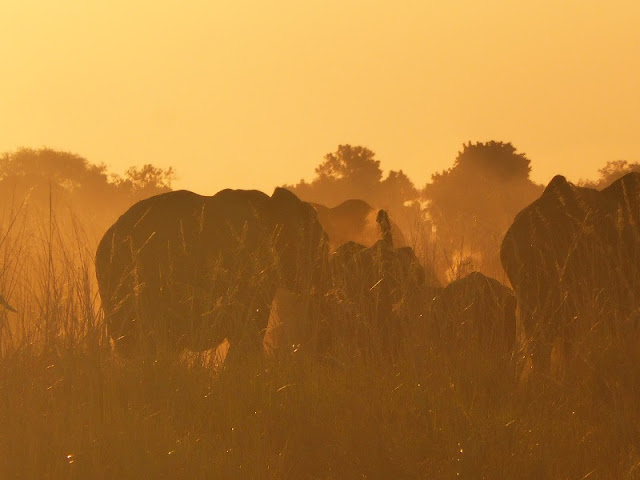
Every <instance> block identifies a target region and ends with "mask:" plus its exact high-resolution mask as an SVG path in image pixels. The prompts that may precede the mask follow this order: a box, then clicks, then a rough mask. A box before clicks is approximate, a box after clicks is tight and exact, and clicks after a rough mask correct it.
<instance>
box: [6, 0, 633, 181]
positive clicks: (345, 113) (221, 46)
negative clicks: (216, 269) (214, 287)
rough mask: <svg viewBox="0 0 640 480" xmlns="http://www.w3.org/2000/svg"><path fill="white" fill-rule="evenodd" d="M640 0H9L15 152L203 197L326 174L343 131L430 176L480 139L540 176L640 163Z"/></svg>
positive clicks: (9, 98)
mask: <svg viewBox="0 0 640 480" xmlns="http://www.w3.org/2000/svg"><path fill="white" fill-rule="evenodd" d="M639 25H640V2H638V1H637V0H628V1H622V0H609V1H591V0H579V1H575V0H563V1H561V2H559V1H557V0H555V1H550V0H537V1H535V2H524V1H519V0H518V1H516V0H508V1H507V0H502V1H497V0H487V1H480V0H442V1H435V0H434V1H427V0H421V1H408V0H406V1H391V0H389V1H384V2H383V1H374V0H369V1H349V0H337V1H335V0H323V1H308V2H302V1H300V0H291V1H282V0H273V1H257V0H253V1H234V0H229V1H212V0H209V1H195V0H194V1H184V0H183V1H169V0H149V1H142V0H108V1H102V0H91V1H81V0H49V1H43V0H0V151H8V150H13V149H15V148H17V147H20V146H28V147H40V146H49V147H52V148H56V149H62V150H68V151H72V152H74V153H78V154H81V155H83V156H85V157H87V158H88V159H89V160H91V161H93V162H96V163H98V162H105V163H107V164H108V165H109V166H110V167H111V168H112V169H113V170H114V171H118V172H122V171H123V170H124V169H125V168H126V167H127V166H130V165H133V164H142V163H154V164H156V165H159V166H169V165H173V166H174V167H176V169H177V171H178V175H179V179H178V181H177V182H176V184H175V186H176V187H183V188H189V189H192V190H195V191H197V192H199V193H214V192H216V191H218V190H220V189H221V188H225V187H234V188H259V189H263V190H266V191H270V190H271V189H272V188H273V187H274V186H275V185H277V184H282V183H294V182H297V181H298V180H299V179H300V178H303V177H304V178H307V179H310V178H311V177H312V176H313V170H314V167H315V166H316V165H317V164H318V163H319V162H320V161H321V160H322V156H323V155H324V154H325V153H327V152H330V151H334V150H335V149H336V147H337V145H338V144H340V143H351V144H358V145H364V146H367V147H369V148H370V149H372V150H374V151H375V152H376V153H377V157H378V158H379V159H380V160H381V161H382V166H383V168H385V169H395V170H397V169H403V170H404V171H405V172H406V173H407V174H408V175H409V176H410V177H411V178H412V179H413V180H414V181H415V183H416V184H417V185H419V186H422V185H423V184H424V183H425V182H426V181H427V180H428V179H429V177H430V175H431V174H432V173H433V172H434V171H437V170H442V169H444V168H448V167H449V166H450V165H451V164H452V162H453V161H454V159H455V156H456V152H457V151H458V150H459V149H460V147H461V144H462V143H463V142H466V141H468V140H472V141H477V140H480V141H485V140H492V139H494V140H502V141H511V142H512V143H513V144H514V145H515V146H516V147H517V148H518V149H519V151H521V152H525V153H527V155H528V156H529V158H531V160H532V162H533V172H532V176H533V178H534V180H536V181H539V182H545V183H546V182H547V181H548V180H549V179H550V178H551V177H552V176H553V175H554V174H556V173H563V174H565V175H567V176H569V177H570V178H572V179H578V178H580V177H593V176H595V173H596V170H597V169H598V168H599V167H601V166H602V165H604V164H605V163H606V162H607V161H609V160H617V159H626V160H629V161H640V28H639Z"/></svg>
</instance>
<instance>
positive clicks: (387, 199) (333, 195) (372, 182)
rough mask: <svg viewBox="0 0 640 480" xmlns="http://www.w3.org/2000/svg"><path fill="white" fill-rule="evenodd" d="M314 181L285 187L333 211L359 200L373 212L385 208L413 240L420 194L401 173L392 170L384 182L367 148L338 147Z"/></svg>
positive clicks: (377, 165)
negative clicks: (348, 201)
mask: <svg viewBox="0 0 640 480" xmlns="http://www.w3.org/2000/svg"><path fill="white" fill-rule="evenodd" d="M315 171H316V177H315V178H314V179H313V180H312V181H311V182H309V183H307V182H305V181H304V180H300V182H299V183H298V184H297V185H287V186H285V187H286V188H288V189H289V190H291V191H292V192H294V193H295V194H296V195H298V197H300V198H301V199H302V200H305V201H307V202H314V203H319V204H322V205H326V206H328V207H335V206H337V205H339V204H340V203H342V202H344V201H345V200H350V199H360V200H364V201H366V202H367V203H369V204H370V205H371V206H373V207H374V208H384V209H386V210H387V211H389V214H390V215H391V218H392V219H393V220H394V221H395V222H396V223H397V224H398V225H399V226H400V228H402V229H403V231H404V233H405V236H406V237H407V238H410V237H411V236H412V234H413V233H414V232H413V227H414V224H415V222H416V221H417V220H418V219H419V217H420V207H419V204H418V199H419V192H418V190H417V189H416V188H415V186H414V185H413V182H411V180H410V179H409V177H407V175H405V173H404V172H403V171H402V170H399V171H395V170H391V171H390V172H389V174H388V175H387V176H386V178H383V172H382V169H381V168H380V161H379V160H377V159H376V158H375V153H374V152H373V151H371V150H369V149H368V148H366V147H361V146H352V145H339V146H338V149H337V150H336V151H335V152H333V153H328V154H326V155H325V156H324V161H323V162H322V163H321V164H320V165H318V167H317V168H316V170H315Z"/></svg>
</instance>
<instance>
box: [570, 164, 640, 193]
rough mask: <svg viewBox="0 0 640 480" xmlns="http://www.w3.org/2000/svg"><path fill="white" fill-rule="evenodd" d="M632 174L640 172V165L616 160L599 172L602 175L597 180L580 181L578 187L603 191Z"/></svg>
mask: <svg viewBox="0 0 640 480" xmlns="http://www.w3.org/2000/svg"><path fill="white" fill-rule="evenodd" d="M630 172H640V163H638V162H633V163H629V162H627V161H626V160H614V161H611V162H607V164H606V165H605V166H604V167H602V168H601V169H599V170H598V173H599V174H600V175H599V177H598V178H597V179H596V180H580V181H579V182H578V185H580V186H583V187H589V188H595V189H596V190H602V189H603V188H606V187H608V186H609V185H611V184H612V183H613V182H615V181H616V180H618V179H619V178H620V177H622V176H623V175H626V174H627V173H630Z"/></svg>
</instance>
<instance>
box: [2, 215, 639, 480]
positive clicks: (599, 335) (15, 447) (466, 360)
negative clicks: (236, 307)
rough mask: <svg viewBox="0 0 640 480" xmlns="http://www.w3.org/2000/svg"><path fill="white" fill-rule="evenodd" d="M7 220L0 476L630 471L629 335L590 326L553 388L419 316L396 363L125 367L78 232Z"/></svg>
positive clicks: (357, 356) (338, 357) (360, 357)
mask: <svg viewBox="0 0 640 480" xmlns="http://www.w3.org/2000/svg"><path fill="white" fill-rule="evenodd" d="M14 213H15V215H13V216H11V215H9V216H8V217H6V218H5V223H4V224H3V226H2V231H1V232H0V233H2V235H0V238H3V241H2V244H1V245H0V259H1V261H2V270H1V272H2V273H1V275H0V286H1V287H2V288H3V291H2V293H3V294H6V296H7V297H8V299H10V301H11V303H12V305H13V306H14V307H16V309H17V310H18V313H17V314H13V313H9V312H7V311H2V313H0V315H1V317H0V318H1V319H2V327H3V328H2V330H1V331H2V337H1V345H2V348H1V351H0V478H7V479H11V478H51V479H53V478H65V479H69V478H71V479H73V478H78V479H85V478H97V479H100V478H105V479H106V478H108V479H112V478H196V479H197V478H203V479H204V478H259V479H261V478H265V479H281V478H295V479H298V478H317V479H349V478H359V479H362V478H369V479H374V478H380V479H388V478H438V479H439V478H443V479H446V478H452V479H453V478H473V479H476V478H486V479H507V478H509V479H541V478H550V479H586V478H589V479H592V478H594V479H595V478H598V479H633V478H640V417H639V415H638V405H640V349H639V348H638V344H637V342H636V341H635V339H634V338H630V337H629V336H628V335H619V334H618V333H617V332H616V331H615V330H613V329H607V328H602V329H600V330H597V329H594V330H590V331H588V332H586V333H585V334H584V335H583V337H582V338H581V339H580V341H579V342H577V344H578V345H579V346H580V347H579V351H578V352H577V354H576V355H575V356H574V357H572V359H570V360H568V361H567V363H566V365H565V367H564V368H565V372H564V375H563V376H562V377H561V378H562V380H558V379H556V378H552V377H551V376H549V375H547V374H545V373H543V372H533V373H532V374H531V375H530V378H529V381H528V382H526V383H524V384H519V383H518V382H517V381H516V380H515V378H514V374H513V369H512V366H511V365H505V364H504V363H501V362H496V361H494V359H493V358H490V357H488V356H487V354H486V352H485V351H484V350H483V349H482V348H480V346H477V345H474V344H469V345H468V346H466V348H464V349H460V350H453V351H452V350H451V349H447V348H443V346H442V345H441V342H440V341H439V339H437V338H434V337H432V336H430V335H429V334H428V332H429V329H428V328H426V326H425V323H426V322H428V319H426V318H425V317H424V316H423V317H420V316H419V315H420V314H422V313H423V312H411V311H409V312H407V313H406V314H405V321H406V328H407V330H408V331H407V335H406V336H405V341H404V342H403V343H402V345H401V350H400V352H399V353H398V355H396V356H395V357H394V359H393V361H386V360H384V359H383V358H382V357H379V356H375V355H370V354H367V353H366V352H363V351H362V350H361V346H359V345H358V344H354V343H352V342H349V341H348V340H343V341H340V340H338V341H337V342H336V344H335V345H334V346H333V348H332V350H331V354H330V355H329V357H330V360H322V361H319V360H318V359H317V357H315V356H313V355H306V354H305V346H304V345H303V346H302V347H301V348H299V349H297V350H296V351H295V353H291V354H287V355H284V356H273V357H269V356H265V357H255V358H252V359H250V360H248V361H247V362H244V363H241V364H238V365H237V366H235V368H234V369H223V370H222V371H215V370H214V369H212V368H210V367H209V366H208V365H207V363H206V362H199V361H191V362H180V361H178V360H176V359H169V358H158V359H149V358H144V357H141V358H133V359H130V360H128V361H122V360H121V359H119V358H118V356H117V355H115V354H114V353H113V352H112V349H111V347H110V344H109V339H108V338H107V337H106V335H105V334H104V330H103V325H102V317H101V313H100V310H99V299H98V297H97V295H96V286H95V282H94V280H93V278H94V274H93V265H92V260H91V258H92V251H93V250H92V248H91V247H90V246H89V245H90V244H91V242H90V241H89V240H87V239H86V238H84V237H83V234H82V233H81V232H82V229H81V228H76V229H71V230H65V231H63V229H61V228H60V226H59V225H58V224H57V223H56V219H55V212H52V216H51V220H50V223H48V222H47V221H45V222H44V223H43V224H41V225H40V228H38V229H33V228H31V226H30V225H28V221H27V218H26V215H24V214H23V213H21V212H19V211H18V212H14ZM8 220H11V221H12V222H13V223H11V221H8ZM9 225H13V226H12V227H11V228H9ZM65 232H66V233H65ZM69 232H71V233H69ZM355 302H356V304H355V305H354V306H353V309H356V310H357V309H358V308H360V309H361V311H365V310H366V309H367V308H369V306H368V305H360V306H358V305H357V299H356V301H355ZM353 309H348V310H346V311H351V312H353V311H354V310H353ZM339 311H340V310H336V312H338V313H335V315H340V313H339ZM350 315H351V314H345V318H336V319H332V320H333V321H332V322H331V323H332V324H334V325H344V324H345V323H346V322H349V321H353V320H354V319H352V318H350ZM608 320H609V319H607V321H608ZM614 320H615V319H611V321H614ZM603 321H604V319H603ZM370 334H371V335H375V334H376V333H375V330H372V331H371V332H370ZM337 338H338V339H339V338H340V337H339V336H337ZM374 340H375V339H374ZM379 343H380V342H379ZM482 352H484V353H482Z"/></svg>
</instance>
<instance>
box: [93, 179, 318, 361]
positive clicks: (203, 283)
mask: <svg viewBox="0 0 640 480" xmlns="http://www.w3.org/2000/svg"><path fill="white" fill-rule="evenodd" d="M327 255H328V241H327V237H326V234H325V232H324V230H323V229H322V227H321V225H320V223H319V222H318V219H317V216H316V212H315V210H314V209H313V208H312V207H311V206H310V205H309V204H307V203H305V202H302V201H301V200H299V199H298V198H297V197H296V196H295V195H294V194H293V193H291V192H289V191H288V190H285V189H282V188H277V189H276V190H275V191H274V193H273V195H272V196H271V197H269V196H267V195H265V194H264V193H262V192H258V191H255V190H223V191H221V192H218V193H217V194H216V195H213V196H201V195H197V194H195V193H192V192H188V191H175V192H169V193H165V194H162V195H158V196H155V197H151V198H149V199H146V200H143V201H141V202H139V203H137V204H135V205H134V206H133V207H131V208H130V209H129V210H128V211H127V212H126V213H125V214H124V215H122V216H121V217H120V218H119V219H118V220H117V221H116V223H115V224H114V225H113V226H112V227H111V228H109V230H108V231H107V232H106V234H105V235H104V237H103V238H102V240H101V242H100V244H99V245H98V249H97V253H96V276H97V279H98V285H99V291H100V296H101V298H102V305H103V309H104V312H105V319H106V324H107V329H108V333H109V335H110V336H111V338H112V339H113V340H114V342H115V343H116V346H117V347H118V349H119V350H121V351H123V352H125V353H126V352H130V351H132V350H135V349H139V348H141V347H144V346H145V345H144V343H145V342H146V343H147V344H148V346H151V347H158V346H161V345H165V346H167V347H168V348H169V349H173V350H181V349H182V348H183V347H187V348H189V349H191V350H205V349H208V348H211V347H214V346H216V345H217V344H219V343H220V342H222V341H223V340H224V339H225V338H227V339H228V341H229V343H230V345H231V347H230V348H231V350H234V349H236V351H238V347H236V345H238V344H241V345H243V347H241V348H240V351H242V350H244V349H246V348H252V349H261V346H262V338H261V336H262V334H263V333H264V330H265V329H266V327H267V322H268V318H269V307H270V305H271V302H272V300H273V298H274V295H275V292H276V290H277V289H278V288H284V289H287V290H289V291H292V292H296V293H297V294H298V295H299V296H300V298H301V302H300V304H301V305H305V306H306V309H305V310H304V311H300V312H299V316H300V317H304V318H309V316H308V315H312V314H313V311H312V310H313V309H312V308H311V303H312V300H313V299H314V298H318V297H322V296H323V292H322V288H323V287H324V285H326V279H325V278H324V275H325V273H326V270H327V269H326V267H327V261H328V257H327ZM141 344H142V345H141Z"/></svg>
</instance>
